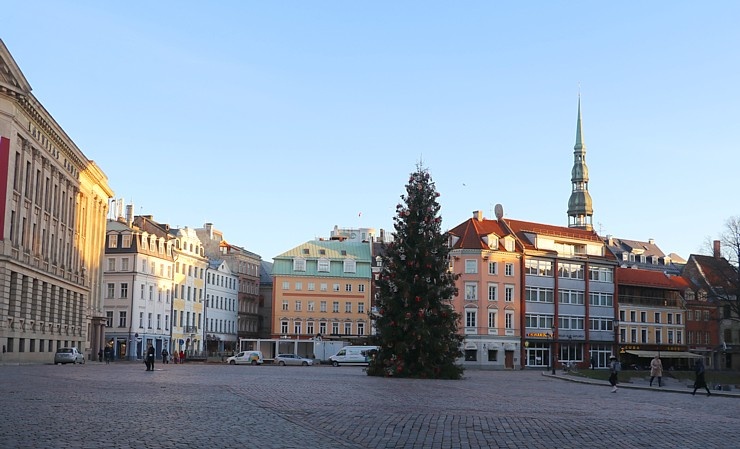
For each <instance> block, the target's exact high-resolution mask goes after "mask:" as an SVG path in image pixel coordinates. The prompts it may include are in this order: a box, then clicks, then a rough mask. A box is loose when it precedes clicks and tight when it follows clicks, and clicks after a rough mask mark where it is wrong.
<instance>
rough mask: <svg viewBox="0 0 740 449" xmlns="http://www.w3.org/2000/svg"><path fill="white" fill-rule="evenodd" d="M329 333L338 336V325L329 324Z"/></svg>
mask: <svg viewBox="0 0 740 449" xmlns="http://www.w3.org/2000/svg"><path fill="white" fill-rule="evenodd" d="M331 333H332V334H334V335H339V323H336V322H335V323H331Z"/></svg>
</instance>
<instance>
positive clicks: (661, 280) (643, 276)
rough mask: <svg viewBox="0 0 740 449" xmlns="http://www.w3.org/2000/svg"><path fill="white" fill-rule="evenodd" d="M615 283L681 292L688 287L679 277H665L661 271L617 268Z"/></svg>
mask: <svg viewBox="0 0 740 449" xmlns="http://www.w3.org/2000/svg"><path fill="white" fill-rule="evenodd" d="M617 283H618V284H624V285H637V286H645V287H657V288H665V289H671V290H683V289H684V288H685V287H686V286H687V285H688V283H687V282H686V280H685V279H683V278H681V277H680V276H666V274H665V273H663V272H661V271H655V270H641V269H639V268H619V267H617Z"/></svg>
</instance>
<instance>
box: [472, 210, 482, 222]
mask: <svg viewBox="0 0 740 449" xmlns="http://www.w3.org/2000/svg"><path fill="white" fill-rule="evenodd" d="M473 218H474V219H476V220H478V221H483V211H482V210H474V211H473Z"/></svg>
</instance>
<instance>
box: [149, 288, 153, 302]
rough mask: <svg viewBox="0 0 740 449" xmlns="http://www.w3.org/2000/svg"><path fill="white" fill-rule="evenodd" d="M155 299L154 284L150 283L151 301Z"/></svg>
mask: <svg viewBox="0 0 740 449" xmlns="http://www.w3.org/2000/svg"><path fill="white" fill-rule="evenodd" d="M153 299H154V286H153V285H150V286H149V301H151V300H153Z"/></svg>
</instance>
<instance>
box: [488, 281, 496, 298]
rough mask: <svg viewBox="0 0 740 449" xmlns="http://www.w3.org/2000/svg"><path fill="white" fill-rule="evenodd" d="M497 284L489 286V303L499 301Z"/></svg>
mask: <svg viewBox="0 0 740 449" xmlns="http://www.w3.org/2000/svg"><path fill="white" fill-rule="evenodd" d="M496 287H497V286H496V284H488V300H489V301H496V300H498V297H497V296H496V290H497V288H496Z"/></svg>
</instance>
